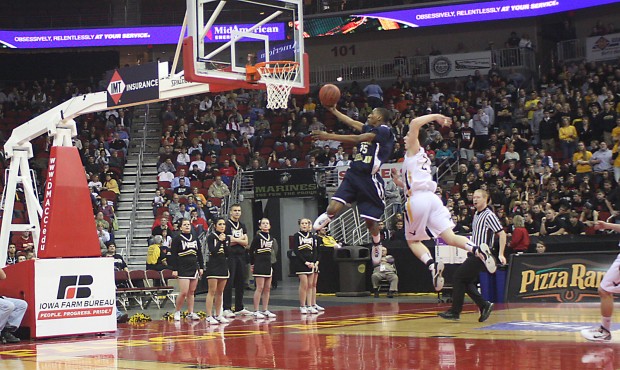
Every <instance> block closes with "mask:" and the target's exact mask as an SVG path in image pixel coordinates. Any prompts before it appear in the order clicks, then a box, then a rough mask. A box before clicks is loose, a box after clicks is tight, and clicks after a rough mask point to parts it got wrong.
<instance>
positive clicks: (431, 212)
mask: <svg viewBox="0 0 620 370" xmlns="http://www.w3.org/2000/svg"><path fill="white" fill-rule="evenodd" d="M433 121H436V122H438V123H439V124H441V125H442V126H450V125H451V124H452V120H451V119H450V118H448V117H446V116H444V115H441V114H428V115H425V116H421V117H418V118H415V119H414V120H413V121H411V123H410V124H409V132H408V133H407V136H405V138H404V139H405V140H404V141H405V150H406V152H405V161H404V162H403V167H402V168H401V173H402V178H401V176H400V175H399V173H398V170H396V169H392V179H393V180H394V183H395V184H396V185H398V186H400V187H402V188H403V189H404V190H405V197H406V203H405V215H404V216H405V237H406V239H407V244H409V249H411V251H412V252H413V254H415V256H416V257H417V258H418V259H419V260H420V261H422V262H423V263H424V264H425V265H426V266H428V269H429V270H430V271H431V274H432V276H433V285H434V286H435V290H437V291H440V290H441V289H442V288H443V284H444V279H443V276H442V273H443V269H444V266H443V263H442V262H435V260H434V259H433V256H432V255H431V253H430V251H429V250H428V248H426V246H425V245H424V244H423V243H422V241H424V240H428V239H430V238H429V236H428V234H427V233H426V228H428V229H429V230H430V231H431V233H432V234H433V236H434V237H438V236H440V237H441V238H442V239H443V240H445V242H446V244H448V245H452V246H455V247H458V248H461V249H464V250H466V251H468V252H470V253H473V254H474V255H476V256H477V257H478V258H480V259H481V260H482V261H483V262H484V263H485V266H486V268H487V270H489V272H490V273H494V272H495V270H496V269H497V266H496V265H495V260H494V259H493V256H492V255H491V251H490V249H489V246H488V245H486V244H484V243H482V244H480V246H476V245H475V244H474V243H472V242H471V241H469V239H467V238H466V237H464V236H460V235H456V234H454V232H453V231H452V228H454V226H455V225H454V223H453V222H452V217H451V215H450V211H449V210H448V209H447V208H446V207H445V206H444V205H443V203H442V202H441V199H439V197H438V196H437V195H435V190H436V189H437V183H436V182H435V181H434V180H433V175H432V173H431V160H430V159H429V158H428V156H427V155H426V152H425V151H424V148H423V147H422V145H421V144H420V143H424V142H425V141H426V139H427V133H426V130H424V129H422V126H424V125H426V124H427V123H430V122H433ZM502 262H504V261H502Z"/></svg>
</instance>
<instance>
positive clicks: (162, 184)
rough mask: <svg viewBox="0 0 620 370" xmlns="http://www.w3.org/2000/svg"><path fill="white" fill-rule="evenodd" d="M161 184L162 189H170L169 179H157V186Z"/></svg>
mask: <svg viewBox="0 0 620 370" xmlns="http://www.w3.org/2000/svg"><path fill="white" fill-rule="evenodd" d="M160 186H163V187H164V189H170V181H157V187H160Z"/></svg>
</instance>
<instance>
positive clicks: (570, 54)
mask: <svg viewBox="0 0 620 370" xmlns="http://www.w3.org/2000/svg"><path fill="white" fill-rule="evenodd" d="M555 48H556V53H557V60H558V61H563V62H573V61H581V60H583V59H585V58H586V40H585V39H574V40H564V41H560V42H558V43H557V44H556V46H555Z"/></svg>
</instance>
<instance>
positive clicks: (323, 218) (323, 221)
mask: <svg viewBox="0 0 620 370" xmlns="http://www.w3.org/2000/svg"><path fill="white" fill-rule="evenodd" d="M330 222H332V219H331V218H330V217H329V216H328V215H327V213H323V214H322V215H320V216H319V217H317V219H316V220H315V221H314V224H313V225H312V228H313V229H314V230H315V231H319V230H321V229H323V228H324V227H325V226H327V225H329V223H330Z"/></svg>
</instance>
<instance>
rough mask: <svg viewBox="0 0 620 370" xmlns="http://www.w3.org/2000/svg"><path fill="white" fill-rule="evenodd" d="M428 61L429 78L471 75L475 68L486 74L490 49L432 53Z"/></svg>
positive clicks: (489, 67)
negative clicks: (472, 51)
mask: <svg viewBox="0 0 620 370" xmlns="http://www.w3.org/2000/svg"><path fill="white" fill-rule="evenodd" d="M428 63H429V66H430V75H431V79H438V78H453V77H466V76H473V74H474V72H475V71H476V70H478V71H480V73H481V74H483V75H486V74H488V72H489V70H490V69H491V66H492V61H491V51H490V50H489V51H480V52H475V53H462V54H446V55H433V56H430V57H428Z"/></svg>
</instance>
